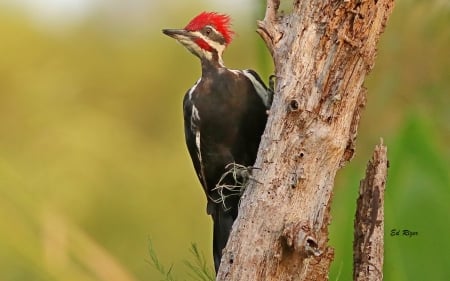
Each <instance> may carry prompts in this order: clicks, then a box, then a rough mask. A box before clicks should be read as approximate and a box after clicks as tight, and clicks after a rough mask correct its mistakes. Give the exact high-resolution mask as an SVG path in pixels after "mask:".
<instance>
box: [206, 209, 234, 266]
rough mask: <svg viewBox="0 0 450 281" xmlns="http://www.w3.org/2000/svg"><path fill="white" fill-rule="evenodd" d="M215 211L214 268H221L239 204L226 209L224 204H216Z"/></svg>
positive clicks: (213, 216) (213, 214)
mask: <svg viewBox="0 0 450 281" xmlns="http://www.w3.org/2000/svg"><path fill="white" fill-rule="evenodd" d="M214 205H215V206H214V207H215V208H214V211H213V212H212V213H211V216H212V218H213V223H214V229H213V256H214V268H215V270H216V273H217V271H218V270H219V266H220V261H221V259H222V250H223V249H224V248H225V246H226V245H227V241H228V237H229V236H230V231H231V227H232V226H233V222H234V220H235V219H236V217H237V209H238V206H237V205H236V206H233V207H232V208H230V209H227V210H225V209H224V206H223V205H222V204H214Z"/></svg>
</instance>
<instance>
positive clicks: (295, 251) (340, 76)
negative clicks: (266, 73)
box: [217, 0, 393, 281]
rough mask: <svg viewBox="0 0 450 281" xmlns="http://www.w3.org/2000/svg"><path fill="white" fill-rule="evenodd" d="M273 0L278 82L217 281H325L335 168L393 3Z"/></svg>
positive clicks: (267, 36)
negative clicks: (286, 8)
mask: <svg viewBox="0 0 450 281" xmlns="http://www.w3.org/2000/svg"><path fill="white" fill-rule="evenodd" d="M279 4H280V2H279V0H278V1H276V0H268V1H267V7H266V15H265V18H264V20H263V21H262V22H259V28H258V32H259V34H260V35H261V36H262V37H263V39H264V40H265V42H266V44H267V45H268V48H269V50H270V52H271V54H272V57H273V59H274V62H275V75H276V77H277V83H276V88H275V96H274V101H273V105H272V108H271V110H270V114H269V120H268V123H267V127H266V130H265V132H264V135H263V137H262V140H261V144H260V148H259V153H258V158H257V160H256V163H255V166H256V167H258V168H260V169H256V170H254V172H253V178H254V179H255V180H254V181H250V184H249V185H248V187H247V189H246V190H245V192H244V194H243V196H242V201H241V206H240V210H239V216H238V218H237V220H236V222H235V223H234V225H233V230H232V233H231V235H230V239H229V241H228V244H227V247H226V248H225V249H224V253H223V257H222V263H221V267H220V270H219V272H218V276H217V280H244V281H250V280H251V281H258V280H261V281H268V280H327V279H328V271H329V267H330V263H331V261H332V259H333V249H332V248H331V247H329V246H328V245H327V241H328V225H329V223H330V205H331V195H332V190H333V183H334V177H335V175H336V172H337V170H338V169H339V168H340V167H342V166H343V165H344V164H345V163H346V162H348V161H349V160H350V159H351V158H352V156H353V153H354V145H355V143H354V142H355V138H356V133H357V127H358V123H359V118H360V112H361V110H362V108H363V107H364V104H365V93H366V91H365V89H364V88H363V87H362V84H363V81H364V78H365V76H366V74H367V73H368V72H369V71H370V70H371V69H372V68H373V65H374V59H375V55H376V43H377V42H378V39H379V37H380V34H381V33H382V31H383V30H384V27H385V24H386V20H387V18H388V16H389V14H390V12H391V10H392V7H393V0H378V1H376V0H372V1H362V0H359V1H354V0H339V1H329V0H328V1H324V0H320V1H319V0H315V1H299V0H295V1H293V9H292V11H291V12H290V13H288V14H285V15H280V14H279V13H278V8H279Z"/></svg>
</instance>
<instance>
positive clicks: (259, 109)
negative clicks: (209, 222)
mask: <svg viewBox="0 0 450 281" xmlns="http://www.w3.org/2000/svg"><path fill="white" fill-rule="evenodd" d="M163 33H164V34H166V35H168V36H170V37H172V38H175V39H176V40H177V41H178V42H180V43H181V44H182V45H183V46H184V47H186V48H187V49H188V50H189V51H190V52H191V53H192V54H194V55H195V56H197V57H198V58H199V59H200V62H201V66H202V76H201V78H200V79H199V80H198V81H197V82H196V83H195V84H194V86H193V87H192V88H190V89H189V90H188V91H187V93H186V95H185V96H184V100H183V112H184V132H185V137H186V144H187V148H188V150H189V154H190V156H191V158H192V162H193V164H194V168H195V171H196V173H197V176H198V178H199V180H200V183H201V185H202V186H203V189H204V191H205V193H206V196H207V201H208V203H207V212H208V214H210V215H211V216H212V219H213V222H214V229H213V255H214V265H215V269H216V272H217V270H218V268H219V265H220V260H221V257H222V250H223V248H224V247H225V245H226V243H227V240H228V236H229V234H230V230H231V227H232V225H233V222H234V220H235V219H236V217H237V214H238V204H239V199H240V192H239V191H238V192H236V190H234V189H233V187H236V186H241V185H244V184H245V181H246V176H245V174H246V173H245V172H244V173H243V172H242V170H240V171H241V172H236V169H237V167H241V168H242V167H250V166H251V165H253V164H254V162H255V160H256V154H257V151H258V146H259V143H260V140H261V135H262V133H263V131H264V128H265V126H266V121H267V112H266V111H267V110H268V109H269V107H270V105H271V100H272V91H271V89H268V88H267V87H266V85H265V84H264V82H263V81H262V80H261V78H260V77H259V76H258V74H257V73H256V72H255V71H253V70H231V69H228V68H226V67H225V66H224V64H223V60H222V54H223V52H224V50H225V48H226V47H227V46H228V44H230V42H231V39H232V35H233V31H231V30H230V17H229V16H228V15H224V14H218V13H214V12H203V13H201V14H199V15H198V16H196V17H195V18H193V19H192V20H191V21H190V22H189V23H188V24H187V25H186V27H185V28H184V29H163ZM237 171H239V169H237ZM247 176H248V174H247Z"/></svg>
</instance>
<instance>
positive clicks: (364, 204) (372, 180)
mask: <svg viewBox="0 0 450 281" xmlns="http://www.w3.org/2000/svg"><path fill="white" fill-rule="evenodd" d="M387 169H388V160H387V148H386V146H384V145H383V142H381V144H380V145H377V146H376V147H375V150H374V152H373V156H372V160H371V161H369V164H368V165H367V169H366V177H365V178H364V179H363V180H362V181H361V183H360V185H359V197H358V202H357V206H356V217H355V238H354V241H353V263H354V264H353V280H354V281H379V280H383V257H384V191H385V188H386V178H387Z"/></svg>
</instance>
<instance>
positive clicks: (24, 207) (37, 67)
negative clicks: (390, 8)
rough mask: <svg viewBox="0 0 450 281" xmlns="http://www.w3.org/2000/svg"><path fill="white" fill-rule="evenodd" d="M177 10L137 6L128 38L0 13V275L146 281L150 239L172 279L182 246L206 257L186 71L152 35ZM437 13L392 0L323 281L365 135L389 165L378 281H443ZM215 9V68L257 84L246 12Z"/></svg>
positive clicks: (445, 195)
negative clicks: (185, 116) (185, 115)
mask: <svg viewBox="0 0 450 281" xmlns="http://www.w3.org/2000/svg"><path fill="white" fill-rule="evenodd" d="M119 2H120V1H114V2H111V3H119ZM202 4H203V6H202V7H203V9H208V8H209V9H214V10H217V8H216V7H211V3H209V4H207V3H206V2H202V3H199V4H198V5H199V7H200V6H201V5H202ZM111 5H112V4H111ZM183 5H184V7H185V9H183V10H184V12H179V11H180V9H175V8H174V7H171V4H170V3H169V4H164V5H162V4H159V5H156V4H155V5H154V6H151V7H153V9H156V8H155V7H157V8H158V10H156V11H155V10H149V11H148V14H149V15H151V17H149V22H148V23H147V25H144V26H141V25H140V26H139V29H138V28H137V27H136V26H134V25H126V24H125V21H126V18H125V17H122V15H121V14H118V15H117V17H116V18H114V17H112V18H113V19H116V21H113V22H115V24H112V25H111V24H108V22H106V21H102V13H93V14H92V16H91V17H87V18H86V19H85V20H83V21H82V22H80V23H79V24H77V25H75V26H71V27H70V28H63V27H61V28H59V29H57V31H55V32H53V31H51V30H50V31H49V30H48V29H46V28H44V27H42V26H41V25H38V24H36V22H34V21H33V20H32V19H31V18H30V17H29V16H27V14H25V13H23V12H21V10H16V9H5V8H4V7H2V9H0V33H1V34H2V39H1V42H0V135H1V138H0V272H2V273H1V280H6V281H8V280H159V279H160V276H159V274H158V272H155V270H153V268H152V267H151V266H150V265H149V264H148V262H146V260H148V259H149V252H148V251H147V249H148V238H149V236H151V237H152V241H153V243H154V245H156V248H157V249H158V253H159V254H160V256H159V258H160V259H161V260H162V263H163V264H172V263H173V273H174V275H175V278H180V277H182V278H183V276H184V275H187V274H188V273H187V271H188V270H186V269H185V266H183V260H186V259H190V258H189V254H188V249H189V245H190V244H191V242H194V243H198V245H199V246H198V248H199V249H200V251H201V252H205V253H208V254H209V253H210V252H211V245H210V241H211V229H210V228H211V225H210V219H209V217H208V216H207V215H206V213H205V198H204V195H203V192H202V190H201V188H200V187H199V184H198V182H197V179H196V178H195V175H194V172H193V169H192V167H191V163H190V160H189V156H188V154H187V151H186V149H185V145H184V136H183V127H182V117H181V116H182V112H181V100H182V96H183V94H184V91H186V90H187V89H188V88H189V87H190V86H191V85H192V84H193V83H194V82H195V81H196V80H197V78H198V76H199V74H200V68H199V66H198V62H197V59H196V58H195V57H193V56H191V55H190V54H188V53H187V52H186V51H185V50H183V49H182V47H180V46H177V45H176V44H175V42H173V40H171V39H170V38H166V37H164V36H163V35H162V34H161V33H160V29H161V28H165V27H179V26H183V25H184V24H185V23H186V22H187V21H188V20H189V19H190V18H191V17H192V15H194V14H195V13H197V12H198V11H200V8H199V7H197V9H195V8H194V7H193V6H192V5H189V4H187V3H186V4H183ZM207 5H209V6H207ZM151 7H149V9H151ZM205 7H207V8H205ZM178 8H179V7H178ZM258 11H259V12H258ZM449 11H450V6H449V5H448V3H446V2H445V1H438V0H436V1H412V0H399V1H398V3H397V7H396V9H395V10H394V14H393V15H392V17H391V19H390V21H389V23H388V26H387V29H386V32H385V34H384V35H383V37H382V42H381V44H380V46H379V56H378V60H377V64H376V67H375V69H374V71H373V72H372V73H371V75H370V77H369V79H368V80H367V83H366V86H367V88H368V89H369V96H368V103H367V108H366V110H365V112H364V114H363V119H362V123H361V126H360V130H359V140H358V149H357V155H356V157H355V159H354V160H353V161H352V162H351V163H350V164H349V165H348V166H347V167H346V168H345V169H343V170H342V171H341V172H340V173H339V175H338V178H337V180H336V182H337V183H336V184H337V185H336V189H335V199H334V203H333V218H334V220H333V223H332V225H331V227H330V233H331V241H330V242H331V244H332V245H333V246H334V247H335V249H336V258H335V263H334V264H333V267H332V273H331V276H330V279H331V280H335V279H336V276H338V275H339V280H349V279H350V278H351V260H352V253H351V243H352V240H353V236H352V235H353V234H352V229H353V216H354V207H355V199H356V197H357V190H358V182H359V179H361V178H362V177H363V175H364V169H365V165H366V162H367V160H368V159H369V158H370V155H371V150H372V149H373V146H374V145H375V144H376V143H377V142H378V139H379V137H380V136H382V137H383V138H384V140H385V143H387V144H388V153H389V159H390V163H391V168H390V169H389V180H388V185H387V192H386V224H385V228H386V250H385V280H450V270H449V269H448V266H446V256H447V253H448V252H450V243H449V242H448V239H447V237H448V235H449V234H450V226H449V225H448V223H447V222H448V215H449V214H450V207H449V206H450V204H448V202H449V201H450V192H449V187H450V178H449V173H448V170H449V166H450V165H449V159H450V158H449V156H450V153H449V149H448V143H449V140H450V125H449V124H450V122H449V121H450V120H449V118H450V116H449V115H450V111H449V109H448V105H449V99H448V94H449V92H450V69H449V68H450V56H449V55H448V47H449V46H450V32H449V23H450V21H449V19H450V15H449ZM225 12H230V13H231V14H232V15H233V16H234V18H235V25H234V26H235V29H236V30H237V31H238V35H237V36H236V38H235V42H234V43H233V44H232V45H231V46H230V49H229V50H228V51H227V53H226V56H225V60H226V62H227V65H228V66H230V67H232V68H248V67H252V68H256V69H257V70H258V71H260V72H261V73H262V74H263V76H265V77H267V76H268V75H269V74H270V73H271V64H270V58H269V55H268V52H267V51H265V50H264V48H263V47H262V46H263V44H262V43H261V40H260V39H259V38H258V36H257V35H256V33H255V32H253V30H254V28H255V25H254V21H255V19H257V18H261V17H262V15H263V14H262V12H261V8H260V7H258V8H255V9H254V10H252V9H248V10H247V12H248V14H244V13H243V12H242V11H241V12H240V14H239V13H238V12H233V10H231V11H225ZM249 14H251V16H249ZM158 15H170V17H164V18H163V17H162V16H158ZM109 16H110V17H111V15H109ZM128 16H129V15H128ZM131 18H132V17H131ZM119 23H120V24H119ZM122 23H123V24H122ZM255 50H258V51H255ZM391 229H409V230H411V231H417V232H418V233H419V235H418V236H416V237H412V238H407V237H402V236H399V237H391V236H390V235H389V233H390V230H391ZM206 257H207V258H209V255H206ZM208 262H209V263H210V264H211V266H212V259H211V260H209V259H208ZM158 278H159V279H158Z"/></svg>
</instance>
